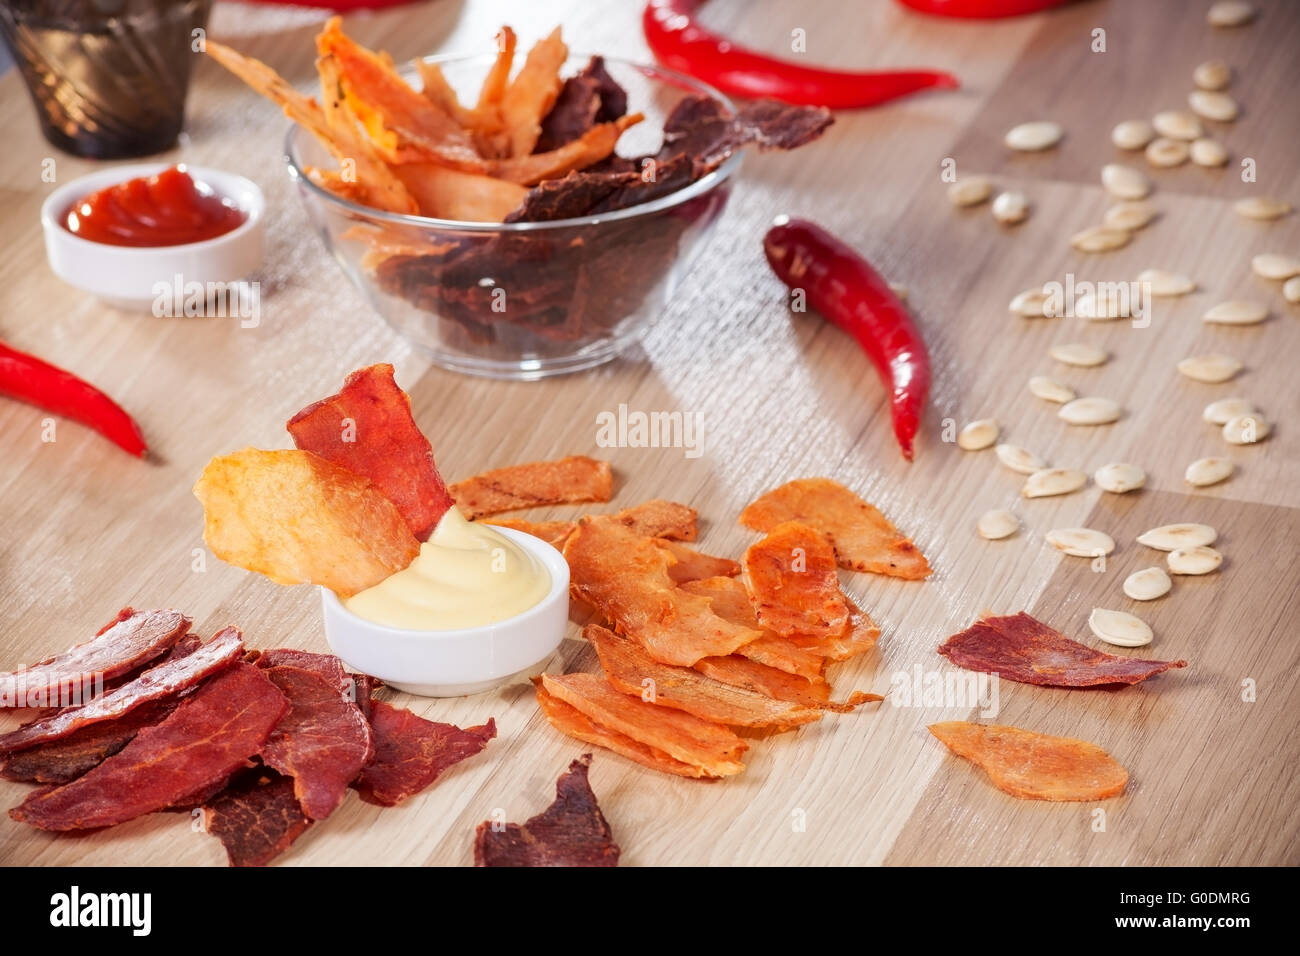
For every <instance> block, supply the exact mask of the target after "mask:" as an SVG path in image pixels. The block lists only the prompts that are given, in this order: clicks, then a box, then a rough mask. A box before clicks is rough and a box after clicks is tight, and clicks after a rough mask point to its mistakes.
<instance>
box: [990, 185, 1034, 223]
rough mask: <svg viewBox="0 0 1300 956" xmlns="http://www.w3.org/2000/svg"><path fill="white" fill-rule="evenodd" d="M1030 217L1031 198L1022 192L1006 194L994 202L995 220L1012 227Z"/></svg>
mask: <svg viewBox="0 0 1300 956" xmlns="http://www.w3.org/2000/svg"><path fill="white" fill-rule="evenodd" d="M1028 216H1029V197H1028V196H1026V195H1025V194H1024V193H1021V192H1005V193H1002V194H1000V195H999V196H998V198H997V199H995V200H993V218H994V219H996V220H997V221H998V222H1000V223H1004V224H1005V225H1008V226H1011V225H1014V224H1016V223H1018V222H1024V221H1025V219H1026V218H1028Z"/></svg>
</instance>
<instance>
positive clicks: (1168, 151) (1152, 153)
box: [1142, 136, 1200, 169]
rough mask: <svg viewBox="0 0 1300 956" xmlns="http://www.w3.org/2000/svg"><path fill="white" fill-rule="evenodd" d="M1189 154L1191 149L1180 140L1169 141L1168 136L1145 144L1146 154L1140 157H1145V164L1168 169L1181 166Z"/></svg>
mask: <svg viewBox="0 0 1300 956" xmlns="http://www.w3.org/2000/svg"><path fill="white" fill-rule="evenodd" d="M1198 138H1200V137H1198ZM1191 154H1192V148H1191V147H1190V146H1188V145H1187V143H1185V142H1183V141H1182V140H1181V139H1170V138H1169V137H1168V136H1161V137H1160V138H1159V139H1153V140H1152V141H1151V142H1150V143H1149V144H1147V148H1146V152H1144V153H1143V154H1142V155H1144V156H1146V158H1147V162H1148V163H1150V164H1151V165H1152V166H1156V167H1159V168H1160V169H1169V168H1171V167H1174V166H1181V165H1183V163H1185V162H1187V157H1188V156H1190V155H1191Z"/></svg>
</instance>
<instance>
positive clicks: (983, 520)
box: [975, 511, 1020, 541]
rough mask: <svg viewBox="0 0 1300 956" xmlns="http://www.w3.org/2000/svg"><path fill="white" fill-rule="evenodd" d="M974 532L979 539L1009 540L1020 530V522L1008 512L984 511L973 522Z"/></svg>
mask: <svg viewBox="0 0 1300 956" xmlns="http://www.w3.org/2000/svg"><path fill="white" fill-rule="evenodd" d="M975 530H976V531H978V532H979V536H980V537H981V538H987V539H988V540H989V541H1000V540H1001V539H1002V538H1009V537H1011V536H1012V535H1013V534H1015V533H1016V532H1017V531H1019V530H1020V522H1019V520H1017V518H1016V516H1015V515H1013V514H1012V513H1011V512H1010V511H986V512H984V514H982V515H980V519H979V521H977V522H975Z"/></svg>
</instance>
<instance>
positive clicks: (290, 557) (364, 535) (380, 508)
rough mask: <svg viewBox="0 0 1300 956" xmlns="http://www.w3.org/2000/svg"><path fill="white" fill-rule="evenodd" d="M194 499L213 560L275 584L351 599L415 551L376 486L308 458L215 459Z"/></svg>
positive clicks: (285, 453) (260, 454)
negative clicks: (310, 586)
mask: <svg viewBox="0 0 1300 956" xmlns="http://www.w3.org/2000/svg"><path fill="white" fill-rule="evenodd" d="M194 495H195V497H197V498H198V499H199V501H200V502H201V503H202V504H203V513H204V527H203V540H204V541H205V542H206V543H207V545H208V547H210V548H211V549H212V551H213V553H214V554H216V556H217V557H219V558H220V559H221V560H223V561H226V562H228V563H230V564H233V565H236V566H237V567H241V568H245V569H246V570H249V571H257V572H259V573H261V574H265V575H266V576H267V577H268V578H270V579H271V580H272V581H275V582H276V583H278V584H318V585H321V586H322V587H327V588H329V589H330V590H331V591H334V592H335V593H336V594H338V595H339V596H340V597H350V596H351V595H353V594H355V593H357V592H358V591H363V590H365V589H366V588H368V587H371V586H372V585H375V584H378V583H379V582H380V581H382V580H383V579H384V578H386V577H388V576H389V575H390V574H392V573H393V572H394V571H400V570H401V569H402V568H404V567H406V566H407V565H408V564H410V563H411V561H412V560H414V559H415V556H416V555H417V554H418V553H419V551H420V542H419V541H417V540H416V539H415V535H413V534H411V529H410V528H409V527H407V525H406V521H405V520H403V518H402V515H401V513H400V512H399V511H398V510H397V506H396V505H394V504H393V503H392V502H391V501H389V500H388V498H386V497H385V496H384V495H383V494H382V493H381V492H380V491H379V489H378V488H376V487H375V486H374V485H373V484H372V483H371V482H370V481H368V480H366V479H365V478H362V477H361V476H360V475H357V474H355V473H353V472H351V471H348V470H347V469H346V468H341V467H339V466H338V465H335V464H333V463H331V462H328V461H326V460H325V459H324V458H321V457H320V456H319V455H313V454H312V453H311V452H308V451H300V450H281V451H261V450H259V449H256V448H245V449H244V450H243V451H237V452H235V453H234V454H230V455H225V456H222V457H219V458H213V459H212V460H211V461H210V462H208V464H207V467H206V468H204V469H203V474H202V475H200V476H199V480H198V483H197V484H195V486H194Z"/></svg>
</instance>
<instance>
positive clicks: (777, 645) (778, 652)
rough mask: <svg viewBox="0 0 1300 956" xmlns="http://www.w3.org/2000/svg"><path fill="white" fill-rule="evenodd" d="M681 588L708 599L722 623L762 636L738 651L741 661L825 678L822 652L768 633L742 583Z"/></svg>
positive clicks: (723, 580) (708, 581)
mask: <svg viewBox="0 0 1300 956" xmlns="http://www.w3.org/2000/svg"><path fill="white" fill-rule="evenodd" d="M681 587H682V590H684V591H688V592H689V593H691V594H698V595H699V596H700V597H703V598H707V599H708V601H709V604H710V606H711V607H712V608H713V612H714V613H715V614H717V615H718V616H719V617H721V618H722V619H724V620H727V621H731V622H732V623H734V624H739V625H740V626H742V627H747V628H752V629H753V630H755V631H757V632H758V633H759V635H760V636H759V637H757V638H755V639H754V640H752V641H750V642H749V643H747V644H744V645H742V646H741V647H738V648H736V653H737V654H739V655H740V656H741V657H747V658H749V659H750V660H752V661H757V662H758V663H760V664H766V665H767V666H769V667H775V668H777V669H778V670H783V671H786V672H787V673H790V674H798V675H799V676H800V677H804V678H807V679H808V680H810V681H812V680H817V679H819V678H820V677H821V676H822V671H823V670H824V669H825V664H826V662H825V660H824V655H822V654H821V653H820V649H819V648H817V647H805V646H803V645H802V644H800V643H799V642H798V641H796V640H794V639H792V638H788V637H781V636H780V635H778V634H774V633H772V632H771V631H768V630H765V629H764V628H763V626H762V625H761V624H760V623H759V621H758V615H757V614H756V613H755V611H754V607H753V605H752V604H751V603H750V600H749V592H748V591H746V590H745V585H744V584H742V583H741V582H740V581H738V580H736V579H735V578H728V577H712V578H702V579H700V580H697V581H687V582H685V583H683V584H682V585H681Z"/></svg>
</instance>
